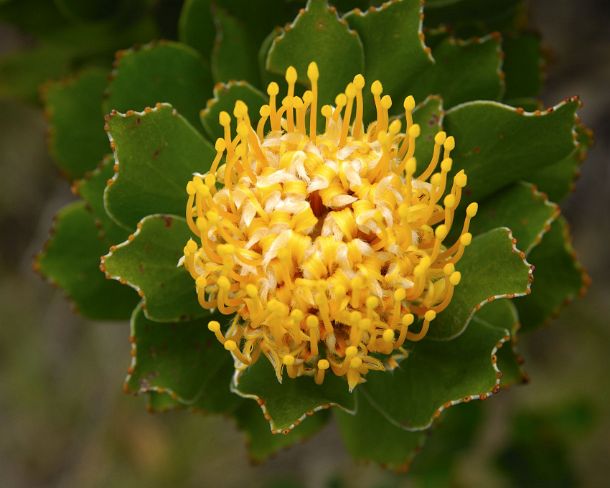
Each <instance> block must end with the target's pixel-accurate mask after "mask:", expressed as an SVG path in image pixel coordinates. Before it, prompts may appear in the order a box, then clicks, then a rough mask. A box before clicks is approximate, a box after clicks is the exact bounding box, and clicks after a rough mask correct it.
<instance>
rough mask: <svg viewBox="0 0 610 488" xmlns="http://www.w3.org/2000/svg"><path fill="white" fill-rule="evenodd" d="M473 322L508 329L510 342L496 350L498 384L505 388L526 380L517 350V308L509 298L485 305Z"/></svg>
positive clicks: (518, 325) (518, 326) (518, 324)
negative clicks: (499, 374)
mask: <svg viewBox="0 0 610 488" xmlns="http://www.w3.org/2000/svg"><path fill="white" fill-rule="evenodd" d="M473 320H474V321H475V322H484V323H485V324H487V325H490V326H493V327H496V328H499V329H501V330H508V331H510V334H511V342H510V344H505V345H504V346H503V347H501V348H500V349H499V350H498V354H497V356H498V363H497V365H498V369H499V370H500V372H501V373H502V380H501V382H500V386H502V388H507V387H509V386H512V385H516V384H520V383H524V382H525V381H527V375H526V373H525V371H524V370H523V368H522V367H521V364H522V361H523V359H522V358H521V356H520V355H519V353H518V352H517V332H518V330H519V328H520V327H521V324H520V323H519V316H518V313H517V309H516V308H515V305H514V304H513V302H512V301H511V300H507V299H502V300H495V301H493V302H491V303H488V304H487V305H485V306H484V307H483V308H482V309H481V310H479V312H478V313H477V314H476V315H475V316H474V318H473Z"/></svg>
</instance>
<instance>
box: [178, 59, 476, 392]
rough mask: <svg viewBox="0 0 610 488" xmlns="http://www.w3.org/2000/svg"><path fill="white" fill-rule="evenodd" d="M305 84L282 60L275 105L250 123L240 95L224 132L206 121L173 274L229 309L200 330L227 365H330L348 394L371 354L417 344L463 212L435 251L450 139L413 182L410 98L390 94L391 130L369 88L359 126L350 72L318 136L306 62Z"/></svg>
mask: <svg viewBox="0 0 610 488" xmlns="http://www.w3.org/2000/svg"><path fill="white" fill-rule="evenodd" d="M308 77H309V79H310V81H311V90H307V91H305V92H304V93H303V96H302V97H298V96H295V95H294V89H295V82H296V79H297V72H296V70H295V69H294V68H293V67H292V66H291V67H289V68H288V69H287V71H286V81H287V83H288V90H287V95H286V96H285V97H284V98H283V100H282V101H281V103H279V100H277V95H278V93H279V87H278V85H277V83H275V82H272V83H270V84H269V86H268V88H267V93H268V94H269V97H270V98H269V103H268V104H265V105H263V106H262V107H261V108H260V115H261V119H260V121H259V122H258V124H257V125H256V127H252V124H251V122H250V118H249V117H248V107H247V106H246V105H245V104H244V102H243V101H241V100H238V101H237V102H236V103H235V109H234V116H235V119H236V120H235V122H236V127H237V134H235V135H233V134H232V133H231V117H230V115H229V114H228V113H227V112H224V111H223V112H221V113H220V124H221V125H222V126H223V128H224V137H223V138H219V139H218V140H217V141H216V151H217V154H216V157H215V158H214V161H213V163H212V167H211V168H210V171H209V172H207V173H206V174H204V175H196V176H195V177H194V178H193V179H192V181H190V182H189V184H188V185H187V193H188V195H189V199H188V203H187V207H186V219H187V222H188V225H189V227H190V229H191V231H192V232H193V233H194V234H196V236H197V238H198V239H197V241H199V243H197V242H196V241H195V240H192V239H191V240H189V242H188V243H187V245H186V247H185V249H184V265H185V267H186V268H187V269H188V270H189V272H190V273H191V276H192V277H193V278H194V279H195V282H196V287H197V294H198V297H199V303H200V304H201V305H202V307H204V308H206V309H209V310H214V309H218V310H219V311H220V312H221V313H222V314H225V315H234V318H233V320H232V322H231V326H230V327H229V329H228V330H227V331H226V332H225V333H223V332H222V331H221V328H220V323H219V322H218V321H215V320H214V321H211V322H210V323H209V328H210V330H211V331H213V332H214V333H215V334H216V337H217V338H218V340H219V341H220V342H221V343H222V344H223V345H224V347H225V349H227V350H229V351H231V352H232V353H233V356H234V357H235V359H236V361H237V364H238V366H237V367H238V368H242V367H246V366H248V365H250V364H251V363H253V362H254V361H256V360H257V359H258V358H259V356H260V355H261V353H262V354H264V355H265V356H266V357H267V358H268V359H269V361H270V362H271V364H272V365H273V368H274V369H275V374H276V376H277V379H278V380H279V381H280V382H281V381H282V371H283V369H284V367H285V368H286V370H287V373H288V376H290V377H291V378H294V377H297V376H301V375H312V376H314V378H315V381H316V383H322V382H323V380H324V375H325V373H326V370H328V369H329V368H330V370H331V371H332V372H333V373H334V374H336V375H338V376H346V377H347V382H348V384H349V388H350V390H353V389H354V388H355V386H356V385H357V384H358V383H360V382H361V381H363V376H364V375H366V373H367V372H368V371H369V370H384V369H385V366H384V363H383V362H382V360H381V359H380V358H379V357H377V356H378V355H379V354H382V355H388V354H391V353H392V352H394V351H396V352H398V351H399V350H401V348H402V346H403V344H404V343H405V341H412V342H416V341H420V340H421V339H423V338H424V337H425V336H426V333H427V331H428V328H429V327H430V322H431V321H432V320H434V318H435V317H436V314H437V313H439V312H442V311H443V310H444V309H445V308H447V305H448V304H449V302H450V301H451V298H452V296H453V289H454V287H455V286H457V285H458V284H459V282H460V279H461V274H460V272H459V271H456V270H455V264H456V263H457V262H458V261H459V260H460V258H461V256H462V254H463V253H464V249H465V248H466V246H468V245H469V244H470V242H471V240H472V235H471V234H469V233H468V227H469V224H470V219H471V218H472V217H473V216H474V215H475V214H476V210H477V204H476V203H471V204H470V205H469V207H468V210H467V214H466V219H465V221H464V224H463V227H462V230H461V233H460V234H459V235H458V236H457V239H455V242H454V243H452V244H450V245H446V244H445V239H446V237H447V235H448V234H449V232H450V230H451V227H452V224H453V223H454V214H455V209H456V208H457V206H458V204H459V201H460V198H461V195H462V191H463V189H464V187H465V186H466V182H467V178H466V174H465V173H464V171H459V172H457V173H456V174H455V176H454V177H453V183H452V184H451V183H450V182H449V181H448V180H449V178H448V173H449V172H450V171H451V169H452V160H451V158H450V154H451V151H452V150H453V148H454V147H455V141H454V139H453V138H452V137H447V135H446V134H445V133H444V132H439V133H438V134H436V136H435V137H434V150H433V153H432V155H431V159H430V161H428V162H426V164H425V165H423V166H424V167H423V169H422V170H421V171H419V174H418V175H416V174H415V173H416V169H417V161H416V159H415V158H414V157H413V156H414V154H415V144H416V140H417V138H418V137H419V135H420V127H419V125H418V124H415V123H414V122H413V109H414V108H415V101H414V99H413V97H411V96H409V97H407V98H405V100H404V104H403V106H404V110H405V120H406V127H405V128H404V131H401V121H400V120H397V119H394V120H390V116H389V113H388V111H389V109H390V107H391V106H392V99H391V97H390V96H389V95H385V96H382V92H383V86H382V84H381V83H380V82H379V81H375V82H374V83H373V84H372V85H371V92H372V94H373V97H374V103H375V108H376V112H377V119H376V120H375V121H374V122H372V123H371V124H370V125H369V126H368V127H367V128H366V130H365V127H364V123H363V113H364V107H363V104H364V101H363V94H362V90H363V88H364V87H365V79H364V77H363V76H362V75H360V74H359V75H356V76H355V77H354V79H353V82H351V83H350V84H349V85H348V86H347V87H346V90H345V92H344V93H341V94H339V95H337V97H336V99H335V104H336V105H335V106H331V105H325V106H323V107H322V108H321V114H322V115H323V117H324V119H325V124H324V128H323V130H321V131H320V133H318V131H317V116H318V112H317V108H318V87H317V83H318V77H319V72H318V67H317V65H316V64H315V63H311V64H310V65H309V67H308ZM352 115H353V120H352ZM267 123H268V125H269V126H270V127H269V129H268V130H267V129H266V126H267ZM221 161H224V164H221ZM420 164H421V163H420ZM437 169H438V171H436V170H437ZM218 185H220V186H219V187H217V186H218ZM446 192H447V194H446V195H445V193H446ZM432 226H434V228H433V227H432ZM415 317H418V318H419V319H421V321H422V323H421V324H420V325H419V330H417V331H413V330H411V329H412V327H411V326H412V325H413V323H414V320H415ZM392 363H393V364H395V362H392ZM392 363H391V364H392Z"/></svg>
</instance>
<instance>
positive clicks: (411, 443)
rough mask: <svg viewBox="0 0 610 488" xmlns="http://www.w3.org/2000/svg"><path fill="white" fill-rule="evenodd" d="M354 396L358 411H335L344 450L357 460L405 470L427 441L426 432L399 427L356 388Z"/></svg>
mask: <svg viewBox="0 0 610 488" xmlns="http://www.w3.org/2000/svg"><path fill="white" fill-rule="evenodd" d="M356 395H357V403H358V410H357V411H356V414H355V415H352V414H349V413H346V412H342V411H340V410H337V411H335V416H336V418H337V423H338V425H339V431H340V432H341V437H342V439H343V443H344V444H345V447H346V448H347V451H348V452H349V453H350V455H351V456H352V457H353V458H354V459H356V460H358V461H373V462H376V463H379V464H382V465H383V466H384V467H387V468H390V469H393V470H397V471H406V470H407V468H408V466H409V464H410V463H411V460H412V459H413V457H414V456H415V454H417V451H418V450H419V449H421V447H422V446H423V444H424V442H425V441H426V438H427V437H428V435H427V433H425V432H408V431H406V430H404V429H402V428H401V427H400V426H397V425H395V424H394V423H392V422H391V421H390V420H388V419H387V418H386V417H385V416H383V415H382V414H381V413H380V412H379V411H378V410H377V409H376V408H375V407H373V406H372V405H371V403H370V402H369V400H368V399H367V396H366V395H363V394H361V393H360V392H359V391H358V389H357V390H356Z"/></svg>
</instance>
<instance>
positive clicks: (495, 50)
mask: <svg viewBox="0 0 610 488" xmlns="http://www.w3.org/2000/svg"><path fill="white" fill-rule="evenodd" d="M433 56H434V59H435V60H436V64H435V65H434V66H433V67H431V68H430V69H427V70H425V71H423V72H422V73H421V74H420V75H419V76H418V77H417V78H416V80H415V84H414V85H413V86H412V87H410V90H411V92H413V94H414V95H415V96H417V95H419V94H420V93H422V91H424V93H425V94H426V95H427V94H431V93H432V94H439V95H441V96H442V97H443V102H444V104H445V107H454V106H456V105H458V104H460V103H464V102H467V101H470V100H498V99H500V98H501V96H502V93H503V92H504V83H503V81H502V77H501V73H502V70H501V66H502V47H501V40H500V37H499V36H494V35H492V36H487V37H483V38H476V39H474V40H470V41H459V40H455V39H453V38H448V39H445V40H444V41H442V42H441V43H440V44H439V45H438V46H437V47H436V48H435V49H434V51H433ZM419 96H421V95H419Z"/></svg>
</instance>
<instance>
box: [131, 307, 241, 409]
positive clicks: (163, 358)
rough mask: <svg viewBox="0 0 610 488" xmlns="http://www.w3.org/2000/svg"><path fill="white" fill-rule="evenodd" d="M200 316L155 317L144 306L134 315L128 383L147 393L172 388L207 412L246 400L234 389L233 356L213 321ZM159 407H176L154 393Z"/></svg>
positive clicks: (178, 396) (135, 390)
mask: <svg viewBox="0 0 610 488" xmlns="http://www.w3.org/2000/svg"><path fill="white" fill-rule="evenodd" d="M212 318H214V319H219V318H220V319H221V320H222V317H217V316H211V315H208V316H207V317H205V318H201V319H199V320H193V321H186V322H171V323H159V322H153V321H151V320H149V319H148V318H147V317H146V315H145V313H144V311H143V309H142V306H138V307H137V308H136V309H135V310H134V313H133V316H132V318H131V338H130V342H131V348H132V353H131V354H132V363H131V366H130V368H129V373H128V376H127V378H126V380H125V384H126V389H127V391H130V392H132V393H136V394H142V393H150V392H156V393H157V394H166V395H168V396H169V397H170V398H171V399H172V400H173V401H174V402H178V403H179V404H181V405H183V406H188V407H194V408H196V409H200V410H205V411H207V412H214V413H225V412H230V411H232V410H233V409H235V408H236V407H237V405H238V404H239V403H240V402H242V400H241V399H240V398H239V397H238V396H237V395H234V394H233V393H231V392H230V390H229V385H230V383H231V376H232V374H233V360H232V358H231V355H230V354H229V353H228V352H227V351H225V350H224V348H223V347H222V346H221V344H220V343H219V342H218V341H217V340H216V337H214V334H212V333H211V332H210V331H209V330H208V328H207V324H208V322H209V320H210V319H212ZM153 400H154V402H155V404H154V405H153V406H154V408H159V407H163V408H165V409H169V408H171V402H170V401H169V399H167V398H162V397H156V398H154V399H153Z"/></svg>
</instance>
